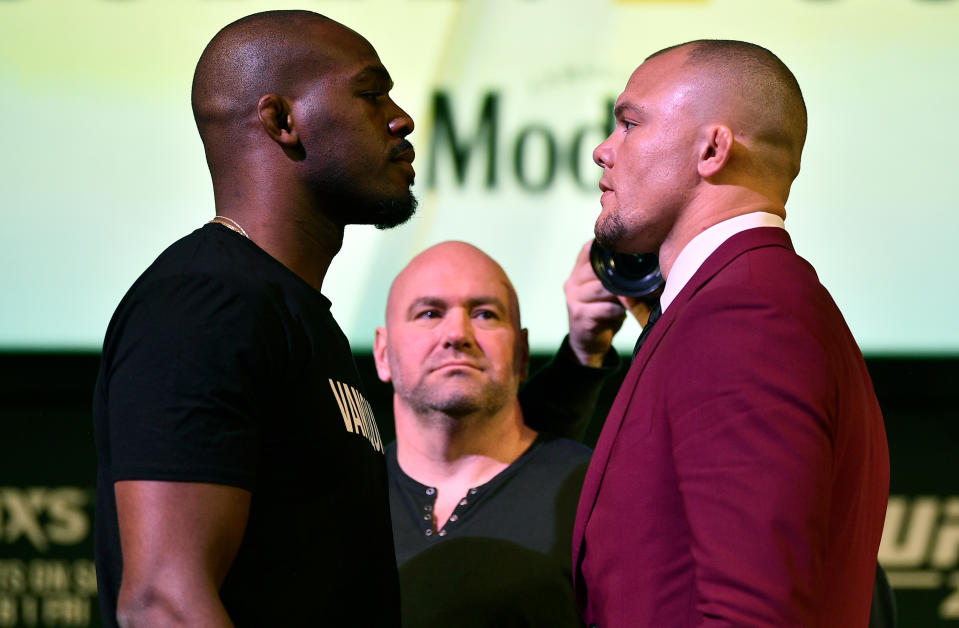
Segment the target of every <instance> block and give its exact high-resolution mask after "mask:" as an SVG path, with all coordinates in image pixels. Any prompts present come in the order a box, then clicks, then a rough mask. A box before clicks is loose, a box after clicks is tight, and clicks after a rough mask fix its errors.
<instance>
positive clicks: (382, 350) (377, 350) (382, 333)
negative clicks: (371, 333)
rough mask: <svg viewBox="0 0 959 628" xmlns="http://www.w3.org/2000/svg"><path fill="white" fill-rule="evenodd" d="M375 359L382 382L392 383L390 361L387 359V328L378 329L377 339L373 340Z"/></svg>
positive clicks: (377, 372)
mask: <svg viewBox="0 0 959 628" xmlns="http://www.w3.org/2000/svg"><path fill="white" fill-rule="evenodd" d="M373 359H374V360H375V361H376V374H377V375H378V376H379V378H380V381H384V382H391V381H392V380H393V376H392V374H391V373H390V361H389V360H388V359H387V358H386V328H385V327H377V328H376V338H374V339H373Z"/></svg>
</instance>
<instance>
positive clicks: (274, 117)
mask: <svg viewBox="0 0 959 628" xmlns="http://www.w3.org/2000/svg"><path fill="white" fill-rule="evenodd" d="M256 113H257V115H258V116H259V118H260V124H262V125H263V130H264V131H266V134H267V135H269V136H270V139H272V140H273V141H274V142H276V143H277V144H279V145H280V147H281V148H282V149H283V151H284V152H285V153H286V154H287V155H289V156H290V157H291V158H293V159H297V160H299V159H302V158H303V145H302V144H301V143H300V135H299V131H298V129H297V126H296V120H294V119H293V108H292V107H291V106H290V103H289V101H287V99H286V98H284V97H283V96H280V95H278V94H267V95H265V96H261V97H260V101H259V102H258V103H257V105H256Z"/></svg>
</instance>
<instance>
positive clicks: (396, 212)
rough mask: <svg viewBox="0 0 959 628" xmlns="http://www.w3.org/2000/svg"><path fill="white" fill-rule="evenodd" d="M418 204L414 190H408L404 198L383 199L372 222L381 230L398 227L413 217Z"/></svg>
mask: <svg viewBox="0 0 959 628" xmlns="http://www.w3.org/2000/svg"><path fill="white" fill-rule="evenodd" d="M418 204H419V201H417V200H416V197H415V196H413V192H412V191H407V193H406V196H404V197H402V198H397V199H390V200H388V201H381V202H380V203H379V204H378V206H377V208H376V210H375V213H374V216H373V220H371V221H370V222H371V223H372V224H373V226H374V227H376V228H377V229H381V230H383V229H392V228H393V227H398V226H400V225H402V224H403V223H405V222H406V221H408V220H409V219H410V218H412V217H413V214H415V213H416V206H417V205H418Z"/></svg>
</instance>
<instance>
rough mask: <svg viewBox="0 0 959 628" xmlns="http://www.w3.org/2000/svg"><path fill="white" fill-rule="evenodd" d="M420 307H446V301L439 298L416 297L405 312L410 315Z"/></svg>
mask: <svg viewBox="0 0 959 628" xmlns="http://www.w3.org/2000/svg"><path fill="white" fill-rule="evenodd" d="M421 307H446V301H444V300H443V299H441V298H439V297H429V296H427V297H418V298H416V299H413V302H412V303H410V305H409V307H408V308H406V311H407V312H409V313H412V312H413V310H416V309H418V308H421Z"/></svg>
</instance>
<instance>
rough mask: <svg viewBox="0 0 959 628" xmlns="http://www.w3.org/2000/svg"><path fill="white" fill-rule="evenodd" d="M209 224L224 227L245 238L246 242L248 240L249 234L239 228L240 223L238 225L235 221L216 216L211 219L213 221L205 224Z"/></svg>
mask: <svg viewBox="0 0 959 628" xmlns="http://www.w3.org/2000/svg"><path fill="white" fill-rule="evenodd" d="M211 222H215V223H217V224H220V225H223V226H224V227H226V228H227V229H231V230H233V231H236V232H237V233H239V234H240V235H241V236H243V237H244V238H246V239H247V240H249V239H250V234H248V233H247V232H246V229H244V228H243V227H241V226H240V223H238V222H237V221H235V220H233V219H232V218H228V217H227V216H220V215H219V214H218V215H216V216H214V217H213V220H210V221H209V222H207V223H206V224H210V223H211Z"/></svg>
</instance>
